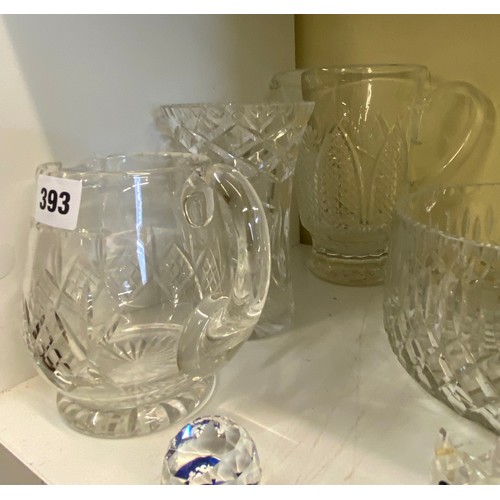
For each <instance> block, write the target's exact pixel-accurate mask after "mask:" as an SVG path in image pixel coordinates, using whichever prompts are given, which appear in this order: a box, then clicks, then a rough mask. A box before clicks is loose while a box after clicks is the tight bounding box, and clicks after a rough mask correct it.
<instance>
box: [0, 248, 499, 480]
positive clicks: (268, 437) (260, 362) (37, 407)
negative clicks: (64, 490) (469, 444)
mask: <svg viewBox="0 0 500 500" xmlns="http://www.w3.org/2000/svg"><path fill="white" fill-rule="evenodd" d="M309 251H310V247H306V246H302V245H301V246H298V247H295V248H294V249H293V281H294V290H295V297H296V314H295V321H294V326H293V329H292V330H290V331H288V332H286V333H284V334H281V335H278V336H275V337H273V338H268V339H264V340H252V341H249V342H247V343H246V344H245V345H244V346H243V348H242V349H241V350H240V351H239V352H238V354H237V355H236V356H235V357H234V358H233V359H232V361H231V362H230V364H229V365H228V366H226V367H225V368H223V369H222V370H221V372H220V373H219V376H218V382H217V386H216V390H215V393H214V395H213V397H212V399H211V400H210V401H209V402H208V403H207V405H206V406H205V407H204V408H202V409H201V410H200V411H198V413H197V414H196V415H209V414H224V415H227V416H230V417H232V418H233V419H234V420H236V421H237V422H238V423H240V424H241V425H243V426H244V427H245V428H246V429H247V430H248V431H249V432H250V434H251V435H252V436H253V438H254V440H255V442H256V445H257V449H258V452H259V456H260V460H261V465H262V469H263V481H262V483H263V484H429V481H430V476H429V474H430V464H431V460H432V456H433V444H434V440H435V438H436V435H437V432H438V430H439V428H440V427H445V428H447V429H448V430H450V431H451V432H453V431H460V432H468V433H469V434H470V435H472V436H475V437H477V439H478V441H482V442H484V443H489V444H490V446H493V443H494V436H493V434H492V433H490V432H488V431H485V430H483V429H482V428H480V427H479V426H477V425H476V424H474V423H472V422H469V421H467V420H465V419H463V418H462V417H460V416H458V415H456V414H455V413H454V412H452V411H451V410H450V409H448V408H447V407H445V406H444V405H443V404H442V403H440V402H438V401H436V400H434V399H433V398H432V397H431V396H430V395H428V394H427V393H426V392H425V391H424V390H423V389H422V388H421V387H420V386H419V385H418V384H417V383H416V382H415V381H413V379H411V378H410V376H409V375H408V374H407V373H406V372H405V371H404V369H403V368H402V367H401V366H400V364H399V363H398V361H397V360H396V358H395V356H394V354H393V353H392V351H391V349H390V346H389V344H388V341H387V337H386V334H385V332H384V328H383V324H382V287H367V288H350V287H341V286H336V285H333V284H330V283H326V282H323V281H321V280H319V279H317V278H316V277H314V276H313V275H312V274H311V273H310V272H309V271H308V270H307V269H306V266H305V261H306V257H307V254H308V252H309ZM192 418H194V416H191V417H189V419H187V420H190V419H192ZM187 420H186V421H187ZM183 423H184V422H180V423H177V424H175V425H174V426H172V427H171V428H169V429H166V430H164V431H162V432H158V433H156V434H152V435H149V436H145V437H139V438H132V439H123V440H106V439H98V438H91V437H88V436H84V435H81V434H78V433H77V432H75V431H73V430H71V429H69V428H68V427H66V425H65V424H64V423H63V421H62V420H61V418H60V417H59V415H58V413H57V410H56V406H55V390H54V389H53V388H52V387H51V386H50V385H49V384H48V383H46V382H45V381H43V380H42V379H41V378H39V377H35V378H32V379H30V380H28V381H27V382H25V383H22V384H20V385H18V386H16V387H14V388H13V389H11V390H9V391H6V392H4V393H2V394H0V443H1V444H3V445H4V446H5V447H6V448H7V449H8V450H10V452H11V453H13V454H14V455H15V456H16V457H17V458H18V459H19V460H20V461H21V462H23V463H24V464H25V465H26V466H27V467H28V468H29V469H30V470H31V471H32V472H34V473H35V474H36V475H37V476H39V477H40V478H41V479H42V480H43V481H44V482H45V483H47V484H139V485H143V484H158V483H159V480H160V472H161V465H162V459H163V455H164V453H165V451H166V448H167V446H168V443H169V441H170V439H171V438H172V437H173V436H174V435H175V434H176V433H177V431H178V430H179V429H180V427H181V426H182V425H183Z"/></svg>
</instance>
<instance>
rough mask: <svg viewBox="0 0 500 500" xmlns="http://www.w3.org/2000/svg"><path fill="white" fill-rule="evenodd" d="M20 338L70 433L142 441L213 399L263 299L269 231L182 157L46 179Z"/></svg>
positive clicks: (211, 167)
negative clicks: (217, 378)
mask: <svg viewBox="0 0 500 500" xmlns="http://www.w3.org/2000/svg"><path fill="white" fill-rule="evenodd" d="M37 190H38V194H37V201H36V211H35V217H34V219H33V223H32V228H31V238H30V250H29V259H28V265H27V273H26V280H25V287H24V325H25V328H24V336H25V340H26V343H27V345H28V348H29V351H30V352H31V355H32V357H33V360H34V362H35V364H36V366H37V368H38V370H39V372H40V373H41V374H42V376H43V377H44V378H45V379H47V380H48V381H49V382H50V383H51V384H52V385H53V386H55V388H56V389H57V392H58V396H57V406H58V409H59V412H60V413H61V415H62V416H63V418H64V420H65V421H66V422H67V423H68V424H69V425H70V426H71V427H73V428H74V429H76V430H78V431H80V432H83V433H86V434H90V435H93V436H100V437H108V438H109V437H112V438H113V437H128V436H134V435H141V434H147V433H150V432H154V431H156V430H159V429H161V428H163V427H165V426H166V425H168V424H170V423H172V422H175V421H176V420H179V419H181V418H184V417H185V416H187V415H188V414H190V413H192V412H193V411H195V410H196V409H198V408H199V407H200V405H202V404H203V403H204V402H205V401H206V400H207V398H208V397H209V396H210V394H211V392H212V389H213V385H214V373H215V371H216V370H217V369H219V368H220V367H221V366H222V365H224V363H226V362H227V361H228V360H229V359H230V358H231V357H232V355H233V354H234V353H235V352H236V351H237V349H238V347H239V346H240V345H241V344H242V342H243V341H244V340H246V339H247V338H248V337H249V335H250V334H251V332H252V330H253V328H254V326H255V324H256V322H257V321H258V319H259V316H260V313H261V310H262V307H263V305H264V302H265V299H266V294H267V289H268V286H269V269H270V245H269V235H268V229H267V223H266V218H265V216H264V212H263V208H262V205H261V203H260V201H259V198H258V196H257V195H256V193H255V191H254V190H253V188H252V187H251V186H250V184H249V183H248V182H247V181H246V179H245V178H244V177H243V176H241V175H240V174H239V173H238V172H236V171H235V170H233V169H231V168H229V167H227V166H224V165H215V164H214V163H213V162H212V161H211V160H209V159H208V158H207V157H205V156H202V155H194V154H189V153H164V154H157V153H151V154H134V155H122V156H119V155H117V156H109V157H106V158H93V159H91V160H89V161H86V162H84V163H82V164H79V165H76V166H72V167H65V166H63V165H61V164H58V163H50V164H44V165H41V166H40V167H39V168H38V171H37Z"/></svg>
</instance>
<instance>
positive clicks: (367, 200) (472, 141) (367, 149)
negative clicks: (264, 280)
mask: <svg viewBox="0 0 500 500" xmlns="http://www.w3.org/2000/svg"><path fill="white" fill-rule="evenodd" d="M298 88H299V89H301V91H302V94H303V99H304V100H307V101H312V102H314V103H315V107H314V110H313V113H312V116H311V119H310V120H309V124H308V127H307V130H306V132H305V133H304V136H303V142H302V144H301V150H300V155H299V160H298V164H297V171H296V190H297V198H298V205H299V212H300V218H301V223H302V225H303V226H304V227H305V228H306V229H307V230H308V231H309V233H310V234H311V238H312V246H313V250H312V254H311V258H310V260H309V263H308V265H309V267H310V269H311V270H312V271H313V272H314V273H315V274H316V275H318V276H319V277H321V278H323V279H326V280H328V281H332V282H335V283H340V284H345V285H370V284H377V283H380V282H381V281H382V280H383V278H384V272H385V271H384V269H385V260H386V255H387V247H388V242H389V232H390V231H389V229H390V225H391V219H392V214H393V211H394V205H395V202H396V200H397V199H398V198H399V197H400V196H401V195H403V194H405V193H406V192H407V191H409V190H410V189H415V188H417V187H421V186H424V185H428V184H431V185H432V184H442V183H453V182H455V180H456V178H457V173H460V172H461V171H462V170H463V168H462V167H463V165H464V164H465V162H466V160H468V159H469V158H470V157H471V155H472V154H473V153H474V154H476V153H477V151H479V152H480V153H482V152H486V151H487V149H488V146H489V141H490V139H491V134H492V130H493V115H494V109H493V106H492V104H491V102H490V101H489V99H488V98H487V97H486V96H485V95H484V94H482V93H481V92H480V91H479V90H478V89H477V88H475V87H474V86H473V85H471V84H469V83H466V82H444V83H441V84H440V85H437V86H433V85H431V78H430V72H429V70H428V68H427V67H425V66H420V65H406V64H379V65H356V66H345V67H342V66H329V67H324V68H309V69H299V70H293V71H289V72H283V73H280V74H278V75H276V76H275V77H274V78H273V79H272V81H271V91H272V96H274V97H276V96H278V98H280V97H279V96H281V98H282V97H283V96H284V95H286V92H287V91H288V92H289V94H290V98H293V99H295V98H296V94H297V89H298ZM480 163H481V162H479V163H478V164H480Z"/></svg>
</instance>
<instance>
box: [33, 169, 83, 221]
mask: <svg viewBox="0 0 500 500" xmlns="http://www.w3.org/2000/svg"><path fill="white" fill-rule="evenodd" d="M81 197H82V181H77V180H74V179H62V178H61V177H52V176H50V175H39V176H38V186H37V201H36V207H35V220H37V221H38V222H41V223H42V224H47V225H48V226H53V227H60V228H61V229H71V230H72V229H75V227H76V224H77V222H78V212H79V211H80V200H81Z"/></svg>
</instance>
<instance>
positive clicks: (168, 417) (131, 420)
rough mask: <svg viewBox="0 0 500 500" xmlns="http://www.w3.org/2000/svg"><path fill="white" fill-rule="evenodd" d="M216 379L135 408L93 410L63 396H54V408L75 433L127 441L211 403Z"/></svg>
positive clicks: (138, 403)
mask: <svg viewBox="0 0 500 500" xmlns="http://www.w3.org/2000/svg"><path fill="white" fill-rule="evenodd" d="M215 380H216V379H215V376H210V377H206V378H204V379H199V380H197V381H195V382H194V383H193V384H192V385H191V386H189V387H188V388H183V390H182V391H181V392H179V393H178V394H176V395H173V394H172V393H171V392H170V393H169V394H168V395H165V396H164V397H160V398H157V399H155V400H154V401H151V400H149V399H148V400H147V401H144V402H142V403H141V400H140V398H138V400H136V401H135V403H136V404H135V405H133V406H130V407H126V406H122V407H120V408H113V407H112V406H111V405H110V406H108V407H106V408H97V407H93V405H92V404H91V402H85V403H83V402H81V401H77V400H75V399H72V398H70V397H68V396H66V395H63V394H58V395H57V408H58V410H59V413H60V414H61V416H62V417H63V419H64V420H65V422H66V423H67V424H68V425H69V426H70V427H71V428H73V429H74V430H76V431H78V432H81V433H84V434H87V435H90V436H94V437H100V438H127V437H132V436H143V435H146V434H151V433H153V432H157V431H159V430H161V429H163V428H165V427H168V426H169V425H171V424H173V423H175V422H177V421H179V420H181V419H184V418H186V417H189V416H190V415H191V414H192V413H194V412H195V411H197V410H199V409H200V408H202V407H203V406H204V405H205V403H206V402H207V401H208V400H209V399H210V396H211V395H212V393H213V390H214V387H215Z"/></svg>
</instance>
